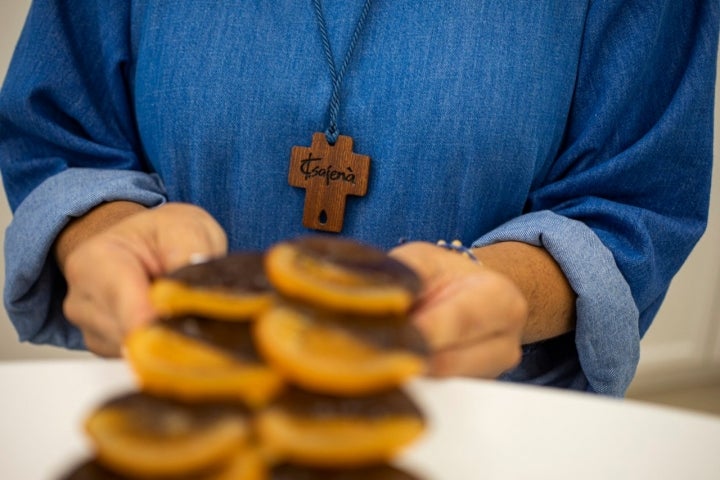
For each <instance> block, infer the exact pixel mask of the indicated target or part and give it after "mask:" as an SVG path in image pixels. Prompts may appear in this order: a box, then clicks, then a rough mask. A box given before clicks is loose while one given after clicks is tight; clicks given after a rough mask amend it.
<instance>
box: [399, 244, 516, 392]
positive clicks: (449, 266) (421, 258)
mask: <svg viewBox="0 0 720 480" xmlns="http://www.w3.org/2000/svg"><path fill="white" fill-rule="evenodd" d="M390 255H391V256H393V257H394V258H396V259H398V260H400V261H402V262H404V263H405V264H406V265H408V266H409V267H410V268H412V269H413V270H415V271H416V272H417V273H418V275H419V276H420V278H421V279H422V281H423V285H424V287H423V291H422V292H421V294H420V298H419V301H418V302H417V304H416V306H415V308H414V309H413V312H412V317H413V321H414V322H415V324H416V325H417V326H418V328H419V329H420V330H421V332H422V333H423V335H424V336H425V338H426V340H427V342H428V344H429V346H430V350H431V358H430V371H429V374H430V375H435V376H473V377H484V378H494V377H497V376H499V375H500V374H502V373H503V372H505V371H507V370H509V369H510V368H512V367H514V366H516V365H517V364H518V363H519V362H520V359H521V354H522V350H521V342H522V334H523V328H524V327H525V323H526V321H527V318H528V304H527V300H526V299H525V297H524V296H523V294H522V293H521V291H520V290H519V289H518V288H517V286H516V285H515V284H514V283H513V282H512V281H511V280H510V279H509V278H508V277H506V276H505V275H503V274H500V273H498V272H496V271H494V270H492V269H490V268H487V267H484V266H483V265H481V264H480V263H476V262H473V261H472V260H470V259H468V258H466V257H464V256H463V255H458V253H457V252H453V251H450V250H445V249H442V248H439V247H437V246H435V245H433V244H430V243H424V242H412V243H407V244H403V245H401V246H398V247H396V248H394V249H393V250H392V251H391V252H390Z"/></svg>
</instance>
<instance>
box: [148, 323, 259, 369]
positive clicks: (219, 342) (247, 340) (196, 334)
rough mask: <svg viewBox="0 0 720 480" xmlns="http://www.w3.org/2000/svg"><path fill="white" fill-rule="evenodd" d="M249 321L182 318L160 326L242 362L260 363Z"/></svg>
mask: <svg viewBox="0 0 720 480" xmlns="http://www.w3.org/2000/svg"><path fill="white" fill-rule="evenodd" d="M250 323H251V322H249V321H242V322H231V321H223V320H213V319H210V318H205V317H195V316H184V317H176V318H170V319H166V320H163V322H162V323H161V325H163V326H164V327H165V328H168V329H170V330H172V331H174V332H177V333H180V334H181V335H184V336H186V337H188V338H192V339H193V340H198V341H200V342H202V343H204V344H206V345H209V346H211V347H213V348H217V349H220V350H222V351H223V352H225V353H227V354H230V355H232V356H233V357H235V358H237V359H238V360H241V361H243V362H249V363H261V359H260V355H259V354H258V351H257V349H256V348H255V344H254V343H253V339H252V334H251V332H250Z"/></svg>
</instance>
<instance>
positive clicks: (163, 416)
mask: <svg viewBox="0 0 720 480" xmlns="http://www.w3.org/2000/svg"><path fill="white" fill-rule="evenodd" d="M247 419H248V412H247V411H246V410H245V409H244V408H243V407H241V406H239V405H237V404H235V405H232V404H217V403H205V404H194V405H192V404H185V403H182V402H177V401H174V400H170V399H167V398H161V397H156V396H151V395H147V394H144V393H131V394H127V395H122V396H119V397H116V398H113V399H111V400H110V401H108V402H106V403H105V404H103V405H101V406H100V407H99V408H97V409H96V410H95V411H93V412H92V413H91V414H90V416H89V417H88V418H87V420H86V422H85V429H86V432H87V434H88V436H89V438H90V440H91V441H92V444H93V446H94V448H95V454H96V458H97V460H98V462H99V463H100V464H102V465H103V466H104V467H106V468H108V469H110V470H112V471H113V472H116V473H119V474H122V475H128V476H130V477H141V478H146V477H171V476H176V475H189V474H196V473H203V472H207V471H208V470H212V469H217V468H218V467H219V466H220V465H222V464H224V463H225V462H227V461H229V459H230V458H231V457H232V456H233V455H235V454H236V453H237V452H239V451H241V449H243V448H244V445H245V442H246V440H247V438H248V435H249V429H248V425H247Z"/></svg>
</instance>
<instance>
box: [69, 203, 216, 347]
mask: <svg viewBox="0 0 720 480" xmlns="http://www.w3.org/2000/svg"><path fill="white" fill-rule="evenodd" d="M101 208H102V206H101V207H99V209H101ZM79 222H82V219H80V220H79ZM60 241H62V237H61V239H60ZM226 252H227V237H226V234H225V232H224V230H223V229H222V227H221V226H220V225H219V224H218V223H217V222H216V221H215V220H214V219H213V218H212V216H210V214H209V213H207V212H206V211H205V210H203V209H201V208H199V207H196V206H193V205H189V204H181V203H168V204H165V205H163V206H160V207H157V208H154V209H150V210H144V209H143V210H142V211H139V212H137V213H133V214H131V215H129V216H126V217H124V218H123V219H121V220H119V221H118V222H117V223H113V224H111V225H110V226H107V227H106V228H102V229H99V231H97V232H96V233H93V234H91V235H90V236H89V237H87V238H84V239H83V240H82V241H80V242H77V244H75V245H74V246H73V247H72V249H71V250H69V251H68V252H67V254H66V255H63V256H62V258H59V261H60V267H61V269H62V270H63V272H64V274H65V279H66V280H67V285H68V293H67V296H66V297H65V301H64V304H63V311H64V313H65V316H66V318H67V319H68V320H69V321H70V322H71V323H73V324H74V325H76V326H77V327H78V328H79V329H80V330H81V331H82V333H83V337H84V340H85V344H86V346H87V348H88V349H89V350H90V351H92V352H94V353H96V354H98V355H101V356H119V355H120V354H121V348H122V342H123V339H124V338H125V336H126V335H127V334H128V333H129V332H130V331H132V330H133V329H135V328H137V327H139V326H142V325H145V324H147V323H150V322H152V321H153V320H154V319H155V318H156V317H157V314H156V312H155V310H154V309H153V306H152V305H151V303H150V300H149V296H148V290H149V287H150V283H151V281H152V279H153V278H155V277H157V276H159V275H162V274H164V273H166V272H168V271H171V270H174V269H176V268H179V267H181V266H182V265H185V264H187V263H189V262H190V260H191V259H192V257H193V256H194V255H199V256H205V257H215V256H220V255H223V254H225V253H226Z"/></svg>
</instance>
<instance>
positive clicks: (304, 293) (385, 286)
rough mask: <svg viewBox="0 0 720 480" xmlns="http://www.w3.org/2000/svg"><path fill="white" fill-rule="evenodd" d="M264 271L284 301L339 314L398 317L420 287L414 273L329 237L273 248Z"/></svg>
mask: <svg viewBox="0 0 720 480" xmlns="http://www.w3.org/2000/svg"><path fill="white" fill-rule="evenodd" d="M265 271H266V274H267V276H268V279H269V280H270V283H271V284H272V285H273V286H274V287H275V288H276V289H277V290H278V291H279V292H280V293H281V294H283V295H285V296H286V297H289V298H292V299H295V300H298V301H301V302H305V303H308V304H310V305H314V306H317V307H321V308H326V309H330V310H335V311H340V312H355V313H363V314H368V315H377V314H381V315H385V314H403V313H405V312H407V311H408V309H409V308H410V306H411V305H412V303H413V301H414V300H415V298H416V296H417V294H418V292H419V291H420V288H421V283H420V279H419V278H418V277H417V275H416V274H415V272H414V271H412V270H411V269H410V268H408V267H407V266H405V265H404V264H403V263H401V262H399V261H397V260H395V259H393V258H392V257H390V256H388V255H387V254H386V253H385V252H383V251H381V250H379V249H376V248H374V247H371V246H368V245H364V244H361V243H358V242H355V241H352V240H347V239H342V238H338V237H329V236H311V237H304V238H301V239H298V240H294V241H289V242H282V243H278V244H276V245H274V246H273V247H271V248H270V249H269V250H268V253H267V255H266V257H265Z"/></svg>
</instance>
